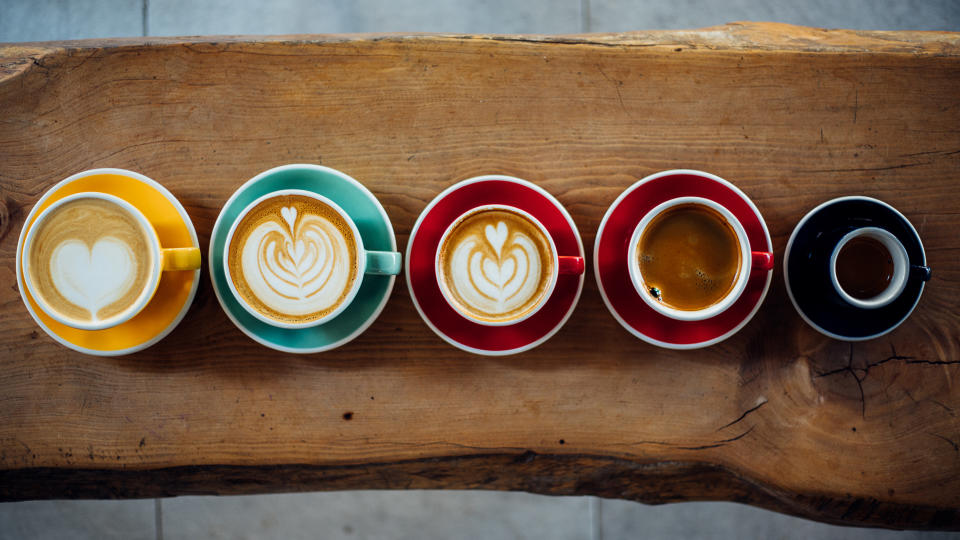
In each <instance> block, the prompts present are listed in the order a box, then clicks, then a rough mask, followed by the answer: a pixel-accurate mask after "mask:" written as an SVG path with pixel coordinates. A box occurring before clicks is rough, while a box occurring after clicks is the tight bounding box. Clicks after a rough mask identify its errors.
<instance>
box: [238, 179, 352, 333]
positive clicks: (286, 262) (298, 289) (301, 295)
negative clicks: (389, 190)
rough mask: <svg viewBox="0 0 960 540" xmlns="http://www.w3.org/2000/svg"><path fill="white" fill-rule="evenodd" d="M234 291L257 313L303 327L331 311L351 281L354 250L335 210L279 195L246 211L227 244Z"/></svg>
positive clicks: (313, 201) (305, 199)
mask: <svg viewBox="0 0 960 540" xmlns="http://www.w3.org/2000/svg"><path fill="white" fill-rule="evenodd" d="M229 250H230V252H229V254H228V258H229V259H228V262H229V267H230V276H231V279H232V280H233V283H234V285H235V286H236V288H237V291H238V292H239V293H240V295H241V296H242V297H243V299H244V301H246V302H247V304H248V305H250V306H251V307H253V308H254V309H255V310H257V312H259V313H261V314H263V315H265V316H267V317H269V318H272V319H276V320H279V321H282V322H290V323H303V322H310V321H314V320H317V319H320V318H322V317H324V316H326V315H328V314H329V313H331V312H333V311H334V310H336V309H337V307H339V306H340V304H342V303H343V301H344V300H345V299H346V297H347V296H348V295H349V293H350V291H351V288H352V287H353V283H354V281H355V280H356V278H357V248H356V245H355V241H354V238H353V233H352V231H351V230H350V226H349V225H348V224H347V223H346V221H345V220H344V219H343V217H341V216H340V214H339V213H337V211H336V210H334V209H333V208H331V207H329V206H327V205H326V204H324V203H322V202H321V201H318V200H316V199H313V198H310V197H307V196H304V195H280V196H277V197H273V198H270V199H267V200H265V201H263V202H261V203H259V204H258V205H257V206H255V207H254V208H253V209H251V210H250V212H248V213H247V214H246V215H245V216H244V217H243V219H242V220H241V222H240V223H239V224H238V225H237V228H236V230H235V232H234V235H233V237H232V239H231V241H230V247H229Z"/></svg>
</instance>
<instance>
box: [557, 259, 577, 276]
mask: <svg viewBox="0 0 960 540" xmlns="http://www.w3.org/2000/svg"><path fill="white" fill-rule="evenodd" d="M558 259H559V260H560V263H559V268H558V270H560V273H561V274H577V275H579V274H582V273H583V257H563V256H561V257H558Z"/></svg>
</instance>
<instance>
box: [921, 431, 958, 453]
mask: <svg viewBox="0 0 960 540" xmlns="http://www.w3.org/2000/svg"><path fill="white" fill-rule="evenodd" d="M928 435H933V436H934V437H936V438H938V439H940V440H942V441H946V442H947V443H949V444H950V446H952V447H953V451H954V452H956V453H958V454H960V444H957V443H956V442H954V441H953V439H950V438H947V437H944V436H943V435H937V434H936V433H928Z"/></svg>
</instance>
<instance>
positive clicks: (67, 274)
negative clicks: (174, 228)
mask: <svg viewBox="0 0 960 540" xmlns="http://www.w3.org/2000/svg"><path fill="white" fill-rule="evenodd" d="M37 227H38V228H37V231H36V232H35V233H34V237H33V240H32V242H31V244H30V253H28V254H27V255H26V256H27V257H28V258H29V272H30V280H31V283H32V291H33V292H34V293H35V294H36V295H37V296H39V297H40V298H41V299H42V300H43V302H44V303H45V304H46V305H47V306H49V308H50V309H52V310H54V311H56V312H57V313H58V314H59V315H61V316H62V317H63V318H66V319H70V320H74V321H77V322H80V323H95V322H100V321H105V320H108V319H110V318H111V317H114V316H117V315H120V314H122V313H123V312H124V311H126V310H127V309H128V308H130V307H132V306H133V305H135V304H136V303H137V302H138V300H139V299H140V295H141V294H142V293H144V292H145V291H144V289H146V287H147V285H148V282H149V281H150V277H151V272H152V268H153V265H154V257H155V254H154V253H153V249H152V246H151V243H150V240H149V237H148V236H147V232H146V231H144V230H143V228H142V226H141V225H140V222H139V221H137V219H136V218H135V217H134V216H133V215H131V214H130V213H129V212H127V210H125V209H124V208H123V207H121V206H119V205H117V204H115V203H113V202H110V201H106V200H103V199H96V198H89V199H87V198H81V199H76V200H73V201H70V202H68V203H66V204H63V205H62V206H60V207H58V208H56V209H54V210H53V211H51V212H49V213H48V214H46V215H45V216H44V219H43V221H42V222H41V223H40V224H39V225H37Z"/></svg>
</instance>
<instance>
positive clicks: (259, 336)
mask: <svg viewBox="0 0 960 540" xmlns="http://www.w3.org/2000/svg"><path fill="white" fill-rule="evenodd" d="M280 189H303V190H307V191H312V192H314V193H317V194H319V195H323V196H324V197H327V198H328V199H330V200H332V201H333V202H335V203H336V204H337V205H338V206H340V207H341V208H343V209H344V211H346V212H347V214H349V215H350V217H351V218H352V219H353V221H354V223H355V224H356V225H357V229H358V230H359V231H360V236H361V238H363V246H364V248H365V249H367V250H375V251H397V241H396V238H395V237H394V234H393V225H391V223H390V218H389V217H387V213H386V212H385V211H384V209H383V206H381V205H380V203H379V202H378V201H377V199H376V197H374V195H373V193H371V192H370V190H368V189H367V188H365V187H364V186H363V185H362V184H360V182H357V181H356V180H354V179H353V178H351V177H349V176H347V175H346V174H344V173H342V172H340V171H337V170H335V169H331V168H328V167H322V166H319V165H306V164H304V165H283V166H280V167H276V168H274V169H270V170H269V171H265V172H262V173H260V174H258V175H257V176H255V177H253V178H252V179H251V180H249V181H248V182H247V183H245V184H244V185H242V186H241V187H240V188H239V189H238V190H237V191H236V192H235V193H234V194H233V196H232V197H230V199H229V200H227V202H226V204H224V206H223V209H222V210H221V211H220V216H219V217H217V222H216V223H215V224H214V226H213V233H212V234H211V235H210V253H209V256H208V258H207V260H208V261H209V264H210V280H211V281H212V282H213V290H214V292H215V293H216V295H217V300H219V301H220V305H221V306H223V311H224V312H226V314H227V316H228V317H230V320H231V321H233V323H234V324H236V325H237V328H239V329H240V330H241V331H243V333H244V334H246V335H248V336H250V338H251V339H253V340H254V341H256V342H257V343H260V344H262V345H265V346H267V347H270V348H271V349H276V350H278V351H284V352H290V353H315V352H321V351H328V350H330V349H333V348H336V347H339V346H340V345H343V344H344V343H347V342H348V341H350V340H352V339H353V338H355V337H357V336H359V335H360V334H361V333H362V332H363V331H364V330H366V329H367V327H369V326H370V325H371V324H373V321H374V320H376V318H377V316H378V315H380V312H381V311H383V308H384V306H385V305H386V304H387V299H389V298H390V292H391V291H392V290H393V282H394V281H395V280H396V276H376V275H371V274H366V275H364V276H363V283H362V284H361V285H360V290H359V291H358V292H357V296H356V297H355V298H354V299H353V301H352V302H350V305H349V306H348V307H347V309H345V310H344V311H343V312H341V313H340V314H339V315H337V316H336V317H335V318H334V319H332V320H330V321H329V322H326V323H324V324H321V325H320V326H314V327H311V328H303V329H296V330H290V329H285V328H276V327H274V326H271V325H269V324H267V323H265V322H263V321H260V320H259V319H257V318H255V317H254V316H253V315H251V314H250V313H249V312H247V310H246V309H244V308H243V306H241V305H240V304H239V303H238V301H237V299H236V298H234V296H233V294H232V293H231V292H230V288H229V287H228V286H227V281H226V279H227V278H226V275H225V274H224V272H223V246H224V244H225V243H226V240H227V232H228V231H229V230H230V224H231V223H233V221H234V220H235V219H236V218H237V216H238V215H239V214H240V212H241V211H242V210H243V209H244V208H245V207H246V206H247V205H248V204H250V203H251V202H253V201H254V200H256V199H257V198H259V197H260V196H262V195H266V194H267V193H270V192H273V191H277V190H280Z"/></svg>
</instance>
